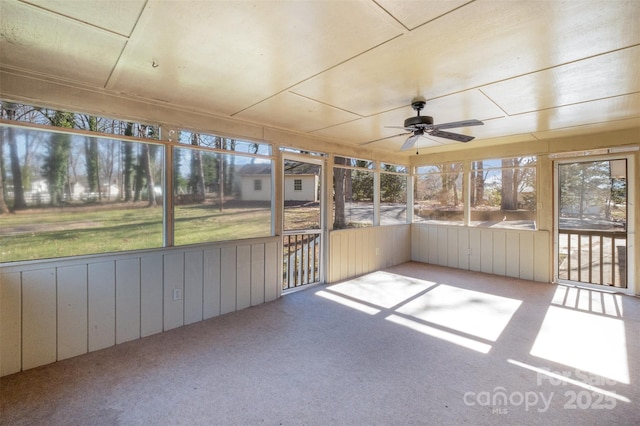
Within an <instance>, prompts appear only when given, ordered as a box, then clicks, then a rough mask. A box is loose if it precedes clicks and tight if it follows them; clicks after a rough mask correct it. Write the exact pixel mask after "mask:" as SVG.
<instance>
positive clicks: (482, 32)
mask: <svg viewBox="0 0 640 426" xmlns="http://www.w3.org/2000/svg"><path fill="white" fill-rule="evenodd" d="M639 17H640V1H638V0H608V1H606V2H602V1H601V0H597V1H596V0H569V1H557V0H536V1H524V0H522V1H505V0H475V1H467V0H350V1H328V0H255V1H254V0H244V1H238V0H215V1H202V0H180V1H175V0H99V1H90V0H0V68H1V69H2V70H4V71H6V72H4V73H0V97H3V98H6V99H14V100H16V99H17V100H19V99H29V101H33V102H37V101H39V100H41V102H42V104H43V105H59V104H60V103H59V102H58V101H57V99H55V98H54V99H52V97H55V96H56V94H55V93H54V92H51V91H44V92H43V93H42V95H41V98H42V99H39V98H38V93H37V89H34V88H35V87H39V86H38V84H37V81H40V80H41V81H47V82H55V84H57V85H58V86H56V87H60V88H63V89H60V90H67V92H66V93H65V95H66V96H67V99H70V100H69V101H66V104H68V105H71V106H72V107H73V109H74V110H75V109H77V110H82V106H83V104H84V103H85V102H89V101H87V100H85V98H84V97H83V96H82V95H81V93H104V94H107V95H109V99H118V100H122V102H125V100H129V101H131V99H132V98H133V102H136V103H142V104H144V105H147V106H148V108H149V111H153V110H154V108H156V106H158V105H159V104H160V105H161V108H160V109H162V108H164V107H165V106H166V105H165V104H169V105H170V106H171V107H172V108H175V110H176V111H180V115H179V117H186V116H190V114H194V117H195V116H208V117H211V116H214V117H215V116H217V117H215V120H212V122H213V123H219V122H225V123H227V122H228V123H231V122H233V123H235V124H236V125H237V128H238V129H240V128H242V127H243V126H248V128H251V129H252V132H253V131H254V130H255V129H258V128H260V126H264V128H263V129H262V134H267V133H269V132H268V131H267V129H269V128H273V129H278V131H280V130H285V131H286V130H291V131H293V132H295V134H296V135H298V134H300V133H305V132H307V133H309V134H311V135H317V136H321V137H322V138H323V139H330V140H333V141H334V142H335V143H337V144H347V145H351V148H353V147H356V148H358V149H363V150H380V151H388V152H394V153H397V152H398V149H399V147H400V146H401V144H402V143H403V142H404V140H405V136H398V137H395V138H393V137H392V136H393V135H396V134H398V133H403V130H402V129H389V128H387V127H386V126H394V125H395V126H401V125H402V124H403V122H404V120H405V119H406V118H408V117H411V116H415V112H414V111H413V110H412V109H411V107H410V103H411V100H412V98H414V97H416V96H423V97H425V98H426V99H427V100H428V101H427V105H426V107H425V110H424V111H423V115H430V116H432V117H433V118H434V121H435V123H443V122H450V121H458V120H463V119H470V118H476V119H480V120H483V121H484V122H485V125H484V126H477V127H469V128H463V129H452V131H454V132H458V133H464V134H469V135H473V136H475V137H476V139H475V140H474V141H472V142H470V143H468V144H460V143H450V142H449V141H448V140H441V139H435V138H434V139H433V140H428V139H426V138H423V141H422V145H420V146H421V149H422V148H424V146H426V145H427V144H429V145H432V148H431V149H433V150H438V151H441V150H447V149H450V150H458V149H467V148H469V147H474V146H482V145H481V144H482V143H484V144H486V145H487V146H488V145H491V144H509V143H514V142H517V141H523V140H531V138H534V137H535V138H538V137H545V138H549V137H553V136H552V135H553V134H554V133H556V132H557V133H560V134H574V132H575V133H577V134H580V132H583V131H588V130H585V129H597V130H598V131H603V130H606V129H607V128H611V129H615V130H618V129H621V128H625V126H627V127H626V128H630V127H632V126H637V122H638V119H640V106H639V105H638V103H639V102H640V101H639V100H638V97H639V96H640V19H639ZM19 75H23V78H24V79H27V80H28V81H31V80H33V81H34V84H32V85H31V86H30V88H29V90H26V91H27V92H28V93H24V92H25V89H24V86H23V85H21V84H18V83H16V82H18V81H23V80H21V79H19V78H18V76H19ZM2 79H4V80H2ZM28 81H26V82H25V83H24V84H28ZM52 84H53V83H52ZM14 86H15V87H14ZM94 89H95V90H94ZM87 91H88V92H87ZM119 105H121V104H113V105H100V107H99V108H98V109H99V110H100V111H105V112H107V113H108V114H111V115H113V116H119V115H120V112H119V111H118V108H119ZM87 107H88V108H91V106H89V105H88V106H87ZM95 109H96V108H95V107H94V108H93V110H95ZM112 110H113V111H112ZM143 114H144V113H143ZM218 118H221V119H222V120H223V121H221V120H218ZM176 120H181V118H176ZM194 120H195V121H197V120H196V119H194ZM190 122H192V121H190ZM173 124H175V125H179V123H173ZM203 126H204V127H206V126H207V125H206V124H203ZM215 130H216V129H210V131H212V132H214V131H215ZM639 132H640V130H639ZM241 133H242V132H239V133H238V134H241ZM258 133H260V132H258ZM252 134H254V133H252ZM282 134H286V132H282ZM382 138H385V139H383V140H380V141H377V140H379V139H382ZM374 141H377V142H374ZM478 144H480V145H478ZM412 154H413V152H405V153H404V155H412Z"/></svg>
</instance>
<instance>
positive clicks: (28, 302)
mask: <svg viewBox="0 0 640 426" xmlns="http://www.w3.org/2000/svg"><path fill="white" fill-rule="evenodd" d="M56 331H57V330H56V275H55V269H54V268H49V269H41V270H36V271H26V272H23V273H22V369H23V370H27V369H29V368H34V367H38V366H40V365H45V364H49V363H52V362H55V360H56V356H57V351H56Z"/></svg>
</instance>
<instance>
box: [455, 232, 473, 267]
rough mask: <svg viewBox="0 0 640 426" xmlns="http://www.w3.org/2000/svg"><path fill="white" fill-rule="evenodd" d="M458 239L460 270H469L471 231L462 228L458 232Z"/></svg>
mask: <svg viewBox="0 0 640 426" xmlns="http://www.w3.org/2000/svg"><path fill="white" fill-rule="evenodd" d="M457 234H458V235H457V237H458V247H457V248H458V250H457V251H458V253H457V256H458V266H457V267H458V268H460V269H469V247H470V246H469V229H468V228H461V229H458V230H457Z"/></svg>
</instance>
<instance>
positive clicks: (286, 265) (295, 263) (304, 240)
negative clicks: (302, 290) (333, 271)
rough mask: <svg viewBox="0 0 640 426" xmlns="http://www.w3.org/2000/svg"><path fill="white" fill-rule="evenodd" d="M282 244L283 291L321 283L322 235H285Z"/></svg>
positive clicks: (313, 233)
mask: <svg viewBox="0 0 640 426" xmlns="http://www.w3.org/2000/svg"><path fill="white" fill-rule="evenodd" d="M282 243H283V244H282V245H283V248H284V253H283V260H284V262H283V276H282V289H283V290H288V289H291V288H296V287H300V286H303V285H307V284H315V283H318V282H320V233H319V232H303V233H297V234H285V235H283V237H282Z"/></svg>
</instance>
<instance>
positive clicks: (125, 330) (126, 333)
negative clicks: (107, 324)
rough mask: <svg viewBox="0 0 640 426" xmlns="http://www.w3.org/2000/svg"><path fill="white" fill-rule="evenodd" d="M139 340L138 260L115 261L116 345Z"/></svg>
mask: <svg viewBox="0 0 640 426" xmlns="http://www.w3.org/2000/svg"><path fill="white" fill-rule="evenodd" d="M138 338H140V259H139V258H133V259H121V260H118V261H116V344H119V343H123V342H128V341H130V340H135V339H138Z"/></svg>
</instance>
